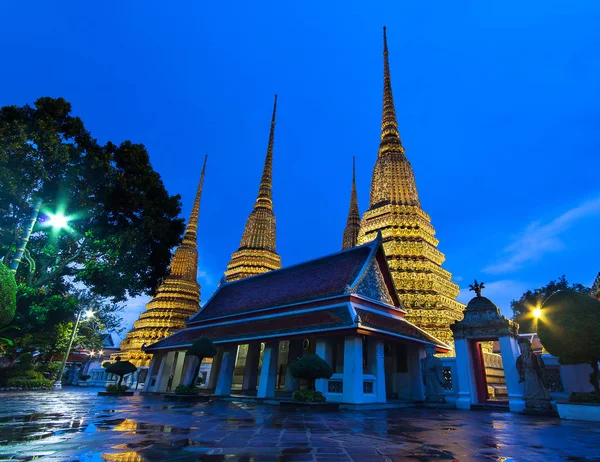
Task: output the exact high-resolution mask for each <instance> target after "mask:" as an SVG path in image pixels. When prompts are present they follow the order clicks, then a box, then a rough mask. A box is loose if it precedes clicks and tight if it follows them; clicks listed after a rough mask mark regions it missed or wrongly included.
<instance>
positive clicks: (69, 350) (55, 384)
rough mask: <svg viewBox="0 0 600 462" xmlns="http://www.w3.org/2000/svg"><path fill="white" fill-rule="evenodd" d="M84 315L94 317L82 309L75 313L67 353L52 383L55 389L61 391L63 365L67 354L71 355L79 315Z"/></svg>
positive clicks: (90, 311) (88, 311) (91, 313)
mask: <svg viewBox="0 0 600 462" xmlns="http://www.w3.org/2000/svg"><path fill="white" fill-rule="evenodd" d="M82 314H83V315H84V317H85V318H90V317H92V316H94V312H93V311H92V310H86V312H85V313H84V312H83V309H81V310H79V313H77V320H76V321H75V325H74V326H73V332H71V338H70V339H69V346H68V347H67V352H66V354H65V356H64V357H63V360H62V364H61V365H60V371H59V372H58V377H57V379H56V382H54V388H55V389H61V388H62V376H63V374H64V372H65V365H66V364H67V359H68V357H69V354H71V347H72V346H73V339H74V338H75V335H77V329H78V328H79V320H80V319H81V315H82Z"/></svg>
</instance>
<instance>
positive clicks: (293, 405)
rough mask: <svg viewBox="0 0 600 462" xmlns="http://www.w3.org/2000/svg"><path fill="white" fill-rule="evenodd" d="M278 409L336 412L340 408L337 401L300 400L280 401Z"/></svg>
mask: <svg viewBox="0 0 600 462" xmlns="http://www.w3.org/2000/svg"><path fill="white" fill-rule="evenodd" d="M279 409H281V410H282V411H300V412H307V411H310V412H337V411H339V410H340V405H339V403H327V402H325V403H305V402H302V401H280V402H279Z"/></svg>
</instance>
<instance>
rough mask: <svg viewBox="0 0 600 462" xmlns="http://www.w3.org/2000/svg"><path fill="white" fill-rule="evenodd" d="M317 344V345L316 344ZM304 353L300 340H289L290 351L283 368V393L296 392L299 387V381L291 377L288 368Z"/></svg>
mask: <svg viewBox="0 0 600 462" xmlns="http://www.w3.org/2000/svg"><path fill="white" fill-rule="evenodd" d="M317 344H318V343H317ZM303 351H304V348H303V345H302V340H290V349H289V352H288V363H287V366H286V368H285V387H284V391H288V392H290V391H296V390H298V388H299V387H300V380H298V379H296V378H294V377H292V371H291V369H290V366H291V365H292V364H294V363H295V362H296V361H297V360H298V359H299V358H301V357H302V353H303Z"/></svg>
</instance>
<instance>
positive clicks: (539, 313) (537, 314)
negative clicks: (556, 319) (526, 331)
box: [533, 308, 542, 319]
mask: <svg viewBox="0 0 600 462" xmlns="http://www.w3.org/2000/svg"><path fill="white" fill-rule="evenodd" d="M541 315H542V310H541V309H539V308H536V309H535V310H533V317H534V318H536V319H537V318H539V317H540V316H541Z"/></svg>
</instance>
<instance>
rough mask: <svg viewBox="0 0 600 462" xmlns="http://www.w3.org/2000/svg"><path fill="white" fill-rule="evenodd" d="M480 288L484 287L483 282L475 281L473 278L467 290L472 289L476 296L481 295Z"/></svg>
mask: <svg viewBox="0 0 600 462" xmlns="http://www.w3.org/2000/svg"><path fill="white" fill-rule="evenodd" d="M481 289H485V284H484V283H483V282H481V283H479V282H477V279H475V282H474V283H473V284H469V291H471V290H472V291H473V292H475V295H477V296H478V297H481Z"/></svg>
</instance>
